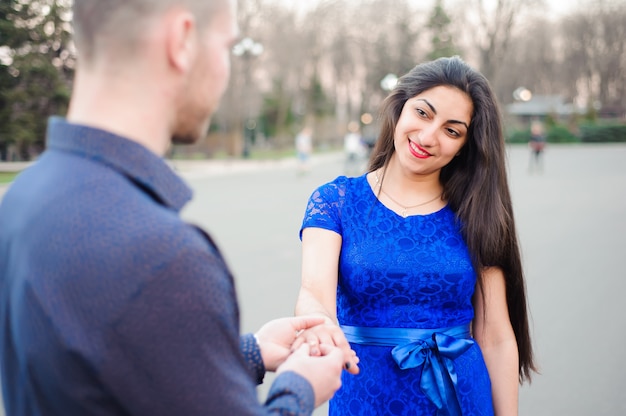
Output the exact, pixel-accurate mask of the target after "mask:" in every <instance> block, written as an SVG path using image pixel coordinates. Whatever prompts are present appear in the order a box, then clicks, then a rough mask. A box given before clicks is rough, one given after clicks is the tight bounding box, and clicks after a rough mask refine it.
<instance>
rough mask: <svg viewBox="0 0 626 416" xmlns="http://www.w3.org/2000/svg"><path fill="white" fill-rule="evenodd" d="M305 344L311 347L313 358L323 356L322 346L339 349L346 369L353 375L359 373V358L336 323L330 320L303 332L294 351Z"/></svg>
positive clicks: (293, 347) (294, 346)
mask: <svg viewBox="0 0 626 416" xmlns="http://www.w3.org/2000/svg"><path fill="white" fill-rule="evenodd" d="M304 343H306V344H308V345H309V351H310V354H311V355H313V356H319V355H322V354H321V347H320V345H333V346H336V347H338V348H339V349H340V350H341V351H342V353H343V356H344V368H345V369H346V370H347V371H348V372H349V373H351V374H358V373H359V366H358V364H359V357H357V355H356V352H354V351H353V350H352V348H351V347H350V344H349V343H348V341H347V340H346V336H345V335H344V333H343V331H342V330H341V328H340V327H339V326H337V325H336V324H334V323H330V322H329V321H328V319H327V320H326V322H325V323H323V324H321V325H316V326H313V327H310V328H308V329H305V330H303V331H301V333H300V334H299V335H298V337H297V338H296V340H295V341H294V343H293V345H292V349H293V350H296V349H298V348H299V347H300V346H301V345H302V344H304Z"/></svg>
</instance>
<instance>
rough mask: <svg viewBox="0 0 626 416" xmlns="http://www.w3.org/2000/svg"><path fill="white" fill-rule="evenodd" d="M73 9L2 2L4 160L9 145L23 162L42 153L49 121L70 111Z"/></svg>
mask: <svg viewBox="0 0 626 416" xmlns="http://www.w3.org/2000/svg"><path fill="white" fill-rule="evenodd" d="M69 8H70V3H69V2H68V1H63V0H31V1H29V2H24V1H19V0H3V1H2V3H0V47H2V48H3V51H4V52H5V53H4V55H5V56H4V59H3V60H2V62H0V159H5V158H6V156H7V150H8V148H9V146H11V145H15V146H16V147H17V151H18V157H19V158H20V159H23V160H28V159H30V157H31V156H32V153H33V151H34V152H37V151H41V150H42V149H43V147H44V145H45V143H44V140H45V130H46V124H47V120H48V118H49V117H50V116H51V115H62V114H64V113H65V111H66V110H67V105H68V102H69V96H70V80H71V77H72V74H73V69H72V68H73V66H74V57H73V56H72V54H71V52H70V51H69V49H68V45H69V40H70V25H69V23H68V21H67V19H68V16H69ZM6 52H8V54H7V53H6ZM6 55H8V56H6Z"/></svg>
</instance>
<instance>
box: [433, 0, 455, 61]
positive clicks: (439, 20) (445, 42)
mask: <svg viewBox="0 0 626 416" xmlns="http://www.w3.org/2000/svg"><path fill="white" fill-rule="evenodd" d="M451 23H452V20H451V19H450V17H449V16H448V14H447V13H446V11H445V9H444V8H443V1H442V0H437V1H436V3H435V6H434V8H433V11H432V14H431V16H430V20H429V21H428V25H427V27H428V28H429V29H430V30H431V31H432V38H431V42H432V50H431V52H430V53H429V54H428V59H429V60H434V59H437V58H441V57H445V56H453V55H459V54H460V52H459V50H458V48H457V47H456V46H455V45H454V41H453V39H452V35H451V33H450V24H451Z"/></svg>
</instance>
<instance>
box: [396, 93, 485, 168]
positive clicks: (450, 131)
mask: <svg viewBox="0 0 626 416" xmlns="http://www.w3.org/2000/svg"><path fill="white" fill-rule="evenodd" d="M472 111H473V104H472V101H471V99H470V97H469V96H468V95H467V94H465V93H464V92H462V91H460V90H458V89H456V88H453V87H448V86H438V87H434V88H431V89H429V90H426V91H424V92H422V93H421V94H418V95H416V96H415V97H413V98H410V99H409V100H407V102H406V103H405V104H404V107H403V108H402V113H401V114H400V118H399V119H398V124H397V125H396V129H395V133H394V146H395V154H396V157H397V158H398V161H399V163H400V166H401V167H402V168H403V169H407V170H409V171H410V172H412V173H415V174H433V173H436V174H437V175H438V174H439V172H440V171H441V168H443V167H444V166H446V165H447V164H448V163H450V161H451V160H452V158H454V157H455V156H456V155H457V154H458V153H459V151H460V150H461V147H463V145H464V144H465V142H466V141H467V131H468V129H469V124H470V122H471V116H472Z"/></svg>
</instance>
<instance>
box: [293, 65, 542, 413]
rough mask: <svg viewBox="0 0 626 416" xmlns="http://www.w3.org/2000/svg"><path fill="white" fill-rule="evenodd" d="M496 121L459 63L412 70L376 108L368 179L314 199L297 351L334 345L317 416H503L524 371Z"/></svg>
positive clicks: (515, 259) (530, 367) (328, 186)
mask: <svg viewBox="0 0 626 416" xmlns="http://www.w3.org/2000/svg"><path fill="white" fill-rule="evenodd" d="M505 161H506V158H505V144H504V139H503V132H502V122H501V115H500V110H499V108H498V105H497V102H496V98H495V96H494V94H493V92H492V90H491V88H490V86H489V83H488V81H487V79H485V77H484V76H483V75H481V74H480V73H479V72H477V71H475V70H474V69H472V68H471V67H470V66H469V65H467V64H466V63H465V62H464V61H463V60H461V59H460V58H459V57H446V58H440V59H437V60H435V61H431V62H427V63H423V64H420V65H417V66H415V67H414V68H413V69H412V70H411V71H410V72H409V73H407V74H406V75H405V76H403V77H402V78H401V79H400V80H399V83H398V84H397V86H396V87H395V88H394V90H393V91H392V92H391V93H390V95H389V96H388V97H387V98H386V100H385V102H384V104H383V106H382V109H381V131H380V135H379V137H378V140H377V142H376V146H375V147H374V150H373V152H372V156H371V159H370V164H369V168H368V171H367V172H366V173H365V174H363V175H361V176H358V177H352V178H351V177H346V176H339V177H337V178H336V179H334V180H332V181H330V182H328V183H325V184H323V185H321V186H320V187H318V188H317V189H315V190H314V192H313V193H312V195H311V197H310V199H309V201H308V203H307V206H306V212H305V215H304V218H303V222H302V227H301V229H300V237H301V239H302V283H301V288H300V293H299V295H298V299H297V303H296V314H297V315H310V314H317V315H319V316H321V317H323V318H324V320H325V321H326V324H325V325H323V326H317V327H315V328H311V329H309V330H306V331H304V332H303V333H302V334H301V336H300V337H299V339H298V341H297V343H300V342H302V343H308V344H310V345H312V346H316V345H332V344H335V345H343V342H345V341H346V340H347V341H348V342H349V343H350V345H351V348H352V349H353V350H354V351H355V352H356V354H357V356H358V358H359V360H360V361H359V370H360V371H359V373H358V375H355V376H350V377H346V374H345V373H344V376H343V378H342V382H343V384H342V388H341V389H340V390H339V391H338V392H337V394H336V395H335V396H334V397H333V399H331V401H330V415H383V414H405V415H409V414H411V415H433V416H434V415H493V414H496V415H516V414H517V411H518V385H519V383H520V382H521V381H523V380H527V379H530V376H531V372H533V371H534V370H535V364H534V358H533V350H532V344H531V339H530V335H529V323H528V316H527V305H526V290H525V282H524V274H523V270H522V263H521V260H520V251H519V245H518V240H517V234H516V230H515V223H514V215H513V208H512V204H511V196H510V190H509V186H508V183H507V171H506V166H505Z"/></svg>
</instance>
